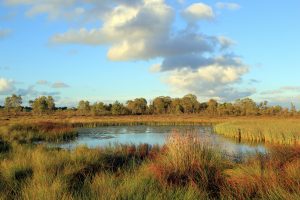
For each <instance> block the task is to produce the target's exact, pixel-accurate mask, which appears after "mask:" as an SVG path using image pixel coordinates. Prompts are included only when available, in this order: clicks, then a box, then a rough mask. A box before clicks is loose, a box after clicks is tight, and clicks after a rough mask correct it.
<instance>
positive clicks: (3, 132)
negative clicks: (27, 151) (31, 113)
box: [0, 122, 78, 143]
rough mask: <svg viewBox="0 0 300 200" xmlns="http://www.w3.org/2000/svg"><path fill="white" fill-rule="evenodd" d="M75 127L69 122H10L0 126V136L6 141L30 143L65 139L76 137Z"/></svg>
mask: <svg viewBox="0 0 300 200" xmlns="http://www.w3.org/2000/svg"><path fill="white" fill-rule="evenodd" d="M77 135H78V133H77V132H76V129H75V128H73V127H72V126H71V125H69V124H62V123H53V122H39V123H32V124H27V123H25V124H21V123H17V124H11V125H8V126H4V127H1V129H0V136H1V137H2V138H3V139H4V140H7V141H18V142H20V143H27V142H29V143H31V142H35V141H56V142H57V141H66V140H71V139H73V138H75V137H77Z"/></svg>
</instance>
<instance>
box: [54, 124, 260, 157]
mask: <svg viewBox="0 0 300 200" xmlns="http://www.w3.org/2000/svg"><path fill="white" fill-rule="evenodd" d="M174 132H176V133H182V134H185V133H194V134H198V135H199V137H200V138H202V139H203V141H204V142H205V144H207V145H213V146H216V147H218V148H220V149H221V150H222V151H225V152H226V153H228V154H241V153H243V154H244V153H251V152H252V153H253V152H265V148H264V146H263V145H260V144H256V145H252V144H251V145H250V144H244V143H238V142H236V141H234V140H231V139H227V138H224V137H223V136H221V135H217V134H214V132H213V128H212V127H210V126H103V127H97V128H79V129H78V133H79V136H78V138H76V139H75V140H73V141H71V142H67V143H62V144H53V145H54V146H58V147H61V148H67V149H73V148H75V147H77V146H79V145H86V146H88V147H90V148H96V147H107V146H113V145H116V144H136V145H138V144H143V143H148V144H150V145H155V144H157V145H163V144H165V142H166V141H167V139H168V137H170V135H171V134H172V133H174Z"/></svg>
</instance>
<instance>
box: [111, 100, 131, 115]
mask: <svg viewBox="0 0 300 200" xmlns="http://www.w3.org/2000/svg"><path fill="white" fill-rule="evenodd" d="M127 113H128V112H127V109H126V108H125V106H124V105H123V104H121V103H120V102H118V101H116V102H115V103H113V105H112V107H111V114H112V115H125V114H127Z"/></svg>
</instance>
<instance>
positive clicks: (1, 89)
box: [0, 77, 15, 95]
mask: <svg viewBox="0 0 300 200" xmlns="http://www.w3.org/2000/svg"><path fill="white" fill-rule="evenodd" d="M14 90H15V82H14V81H13V80H8V79H5V78H1V77H0V95H6V94H9V93H11V92H12V91H14Z"/></svg>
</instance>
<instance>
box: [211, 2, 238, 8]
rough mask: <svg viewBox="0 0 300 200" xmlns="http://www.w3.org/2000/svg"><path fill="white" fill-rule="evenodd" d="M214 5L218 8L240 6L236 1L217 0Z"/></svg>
mask: <svg viewBox="0 0 300 200" xmlns="http://www.w3.org/2000/svg"><path fill="white" fill-rule="evenodd" d="M216 7H217V8H219V9H227V10H238V9H240V8H241V6H240V5H239V4H237V3H229V2H217V3H216Z"/></svg>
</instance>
